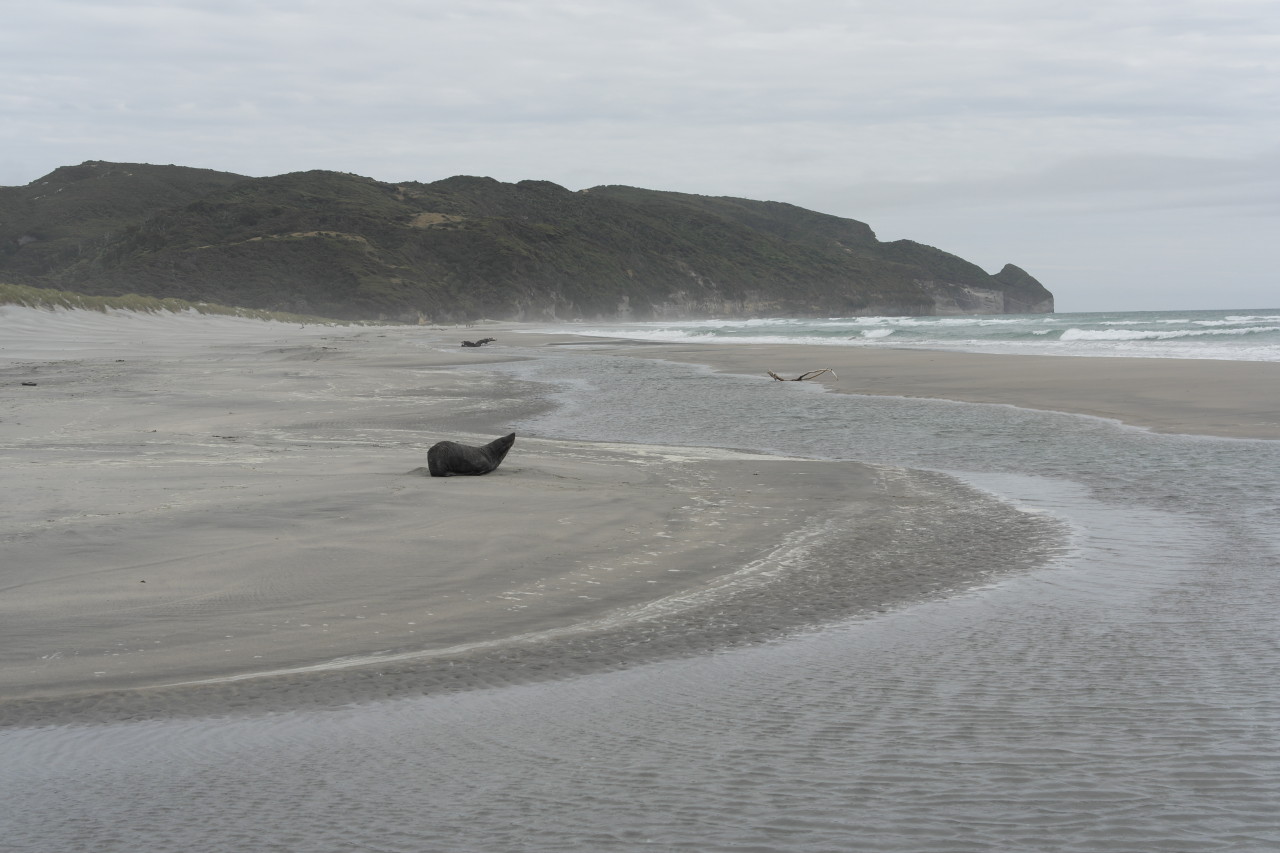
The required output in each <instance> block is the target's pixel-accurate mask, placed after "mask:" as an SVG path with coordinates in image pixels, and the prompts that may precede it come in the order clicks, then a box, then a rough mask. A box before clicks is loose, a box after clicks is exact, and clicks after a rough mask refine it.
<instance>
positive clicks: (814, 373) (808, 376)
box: [766, 367, 840, 382]
mask: <svg viewBox="0 0 1280 853" xmlns="http://www.w3.org/2000/svg"><path fill="white" fill-rule="evenodd" d="M766 372H767V373H768V374H769V375H770V376H772V377H773V378H774V379H776V380H778V381H779V382H804V381H805V380H806V379H817V378H818V377H819V376H821V375H822V374H824V373H830V374H831V378H833V379H839V378H840V377H838V376H836V372H835V371H834V370H832V369H831V368H830V367H824V368H822V369H821V370H810V371H809V372H808V373H801V374H800V375H799V376H797V377H796V378H795V379H786V378H784V377H782V376H779V375H778V374H776V373H774V372H773V371H772V370H769V371H766Z"/></svg>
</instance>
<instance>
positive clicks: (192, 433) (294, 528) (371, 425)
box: [0, 317, 1056, 726]
mask: <svg viewBox="0 0 1280 853" xmlns="http://www.w3.org/2000/svg"><path fill="white" fill-rule="evenodd" d="M57 319H58V318H54V320H57ZM62 319H64V320H67V321H68V322H69V324H70V325H68V326H66V327H65V328H59V326H58V323H56V322H53V323H52V324H51V325H49V326H47V327H45V326H41V325H40V324H39V323H37V328H35V329H34V330H32V331H33V332H34V333H35V335H36V337H37V342H38V344H39V346H38V347H37V349H38V350H39V351H38V352H32V353H29V355H33V356H35V358H33V359H23V358H21V355H22V353H20V352H18V353H17V355H18V357H16V358H15V357H13V356H14V354H15V352H16V351H17V350H18V349H19V344H20V343H21V341H20V340H17V339H16V338H11V339H10V340H9V341H8V342H7V343H8V345H9V346H8V349H9V352H8V353H7V354H6V356H7V363H6V364H5V365H4V366H0V379H2V380H3V387H4V395H3V398H2V399H3V403H4V412H3V415H2V416H0V428H2V429H0V436H2V437H3V442H2V444H0V466H3V468H4V469H5V476H6V480H7V481H8V482H11V483H14V484H15V487H14V488H13V489H12V491H11V494H10V497H11V499H12V501H11V503H10V506H9V507H8V508H7V509H6V517H5V525H4V528H5V534H4V535H3V537H0V566H3V567H4V568H3V569H0V586H3V588H4V590H5V596H4V597H3V598H2V599H0V632H2V634H3V636H0V640H2V641H3V642H0V697H3V699H0V725H10V726H12V725H19V726H21V725H52V724H80V723H95V722H108V721H117V720H134V719H162V718H168V717H174V716H205V715H217V714H226V713H256V712H263V711H283V710H288V709H291V708H301V707H334V706H336V705H341V704H346V703H350V702H357V701H371V700H376V699H382V698H389V697H394V696H407V695H415V694H421V693H425V692H432V691H440V690H455V689H474V688H477V687H484V686H493V685H498V684H510V683H518V682H523V681H528V680H543V679H554V678H562V677H569V676H574V675H579V674H585V673H590V672H597V671H602V670H607V669H611V668H616V667H620V666H633V665H637V664H640V663H645V662H649V661H655V660H661V659H666V658H673V657H680V656H685V655H691V654H701V653H705V652H708V651H712V650H715V649H717V648H726V647H730V646H733V645H736V644H741V643H751V642H761V641H767V640H770V639H776V638H778V637H780V636H783V635H785V634H786V633H787V632H789V631H792V630H800V629H805V628H808V627H811V626H813V625H817V624H821V623H823V622H826V621H831V620H833V619H838V618H843V617H846V616H849V615H852V614H856V613H860V612H874V611H876V610H881V609H884V608H886V607H894V606H899V605H901V604H905V603H910V602H914V601H919V600H924V599H927V598H929V597H933V596H937V595H943V594H947V593H948V592H950V591H952V590H955V589H958V588H965V587H967V586H972V585H974V584H977V583H981V582H984V581H987V580H989V579H990V578H991V577H993V575H998V574H1000V573H1002V572H1015V571H1022V570H1025V569H1027V568H1030V567H1032V566H1033V565H1035V564H1038V563H1040V562H1042V561H1043V560H1044V559H1046V558H1047V557H1046V555H1047V554H1049V553H1051V552H1052V550H1053V548H1054V547H1055V541H1056V540H1055V539H1054V532H1055V531H1054V530H1053V529H1052V525H1051V524H1048V523H1047V521H1046V520H1045V519H1042V518H1029V517H1026V516H1024V514H1022V513H1019V512H1017V511H1015V510H1013V509H1012V508H1009V507H1007V506H1003V505H1001V504H1000V502H998V501H996V500H995V499H993V498H990V497H989V496H982V495H979V494H977V493H976V492H973V491H972V490H969V489H967V488H965V487H963V486H961V485H960V484H958V483H956V482H954V481H952V480H951V479H950V478H946V477H943V476H941V475H933V474H927V473H924V472H907V471H903V470H900V469H893V468H878V467H876V466H868V465H861V464H857V463H853V462H837V463H831V462H825V461H816V460H801V459H790V458H787V457H781V456H768V455H764V454H752V453H740V452H734V451H725V450H715V449H708V448H676V447H654V446H646V445H634V444H616V445H608V444H592V443H585V442H571V441H553V440H546V439H534V438H528V437H520V436H518V437H517V441H516V446H515V448H513V450H512V452H511V454H510V455H509V456H508V458H507V460H506V461H505V462H504V463H503V465H502V467H501V468H499V469H498V470H497V471H495V472H493V473H491V474H488V475H486V476H483V477H452V478H443V479H441V478H430V477H424V476H421V474H420V473H419V472H418V470H417V469H419V468H420V467H421V466H422V465H423V464H424V462H425V458H426V450H427V448H428V447H430V446H431V444H433V443H435V442H436V441H438V440H443V439H449V440H461V441H464V442H468V443H482V442H483V441H487V440H488V439H489V438H491V437H492V436H494V435H500V434H504V433H506V432H509V431H510V428H509V427H510V423H511V422H512V421H514V420H518V419H519V418H520V417H522V416H523V415H525V414H528V413H531V412H535V411H538V410H541V409H544V408H545V407H546V406H547V405H549V404H548V403H547V402H545V400H544V399H543V398H544V397H545V395H546V393H547V389H546V388H545V386H540V385H537V386H535V385H533V384H532V383H524V382H518V381H515V380H510V379H504V378H502V377H500V376H499V375H497V374H495V373H494V372H492V371H488V370H486V369H485V368H484V365H485V364H490V363H494V362H502V361H508V360H510V359H512V358H517V359H519V358H528V357H536V356H531V354H530V353H529V352H528V351H527V350H525V351H523V352H522V351H520V350H516V351H505V352H504V351H503V350H502V349H501V348H496V347H495V348H486V349H484V350H474V349H473V350H467V349H461V348H457V343H456V341H455V340H454V337H455V336H456V333H454V332H451V331H447V330H446V331H438V330H437V331H423V330H419V329H414V328H395V327H387V328H383V329H361V330H343V329H321V330H294V329H289V328H276V327H266V328H263V327H256V328H249V327H243V326H237V327H236V329H237V331H238V333H239V334H240V335H241V337H240V338H238V339H237V340H236V342H235V343H234V344H227V343H226V341H225V340H223V339H221V338H220V337H219V335H218V334H217V330H218V329H219V328H222V326H224V325H225V324H218V323H213V324H210V325H208V326H207V327H206V326H205V325H202V324H197V325H194V326H193V325H192V324H191V323H189V322H183V323H180V324H174V329H173V332H172V334H170V333H168V332H166V331H165V330H166V328H167V326H166V324H164V323H159V324H156V323H148V329H149V331H148V333H147V334H148V335H150V337H149V338H148V339H147V340H146V341H145V342H142V343H139V342H138V341H129V340H124V341H120V340H114V339H112V338H111V336H110V335H107V336H106V337H104V338H102V340H101V341H100V342H98V343H95V344H94V347H95V349H94V350H93V351H92V352H86V351H85V350H84V348H83V344H84V335H83V334H82V333H81V331H82V329H81V325H80V324H81V321H84V320H86V319H87V320H91V321H92V322H93V323H100V322H101V318H83V317H64V318H62ZM110 327H111V324H110V323H108V324H107V328H108V329H109V328H110ZM206 328H207V329H208V330H210V335H209V337H208V339H203V338H202V337H201V332H202V330H204V329H206ZM59 335H63V336H64V337H66V339H67V344H66V346H67V349H68V350H69V351H70V350H75V346H73V345H74V344H77V343H78V344H80V345H81V347H80V349H79V351H75V352H74V354H73V357H72V358H71V359H68V360H60V361H49V360H47V359H48V353H49V352H50V350H56V349H57V345H58V340H59ZM472 336H474V335H472ZM506 337H511V336H510V335H507V336H506ZM28 376H30V377H38V379H36V380H34V381H37V385H36V386H35V387H27V386H23V385H21V381H20V380H23V379H24V377H28ZM977 510H981V511H982V512H984V513H987V514H988V515H990V517H991V518H993V519H997V520H998V525H1003V526H1005V527H1007V529H1008V530H1007V534H1002V535H1007V537H1008V545H1009V548H1008V553H1007V554H1006V555H1005V558H1004V559H1002V560H997V561H995V563H994V564H993V562H992V561H991V559H990V553H989V552H988V553H985V554H984V556H982V557H978V556H975V557H974V558H973V559H968V560H966V559H957V558H953V557H952V556H949V552H948V551H947V549H945V548H942V547H940V546H935V545H934V544H931V543H936V542H940V541H942V540H945V539H948V537H950V536H951V531H950V526H949V519H951V518H952V515H951V513H955V512H966V511H977ZM904 530H911V531H912V533H911V536H912V537H913V538H914V542H915V545H916V546H918V547H916V549H915V551H916V554H917V564H916V565H914V566H913V569H912V571H911V572H910V573H904V572H903V571H902V570H901V566H900V562H901V559H902V558H903V553H904V552H903V549H902V548H901V547H900V546H897V545H893V544H891V543H893V542H894V541H895V540H898V539H900V538H901V537H902V535H903V531H904ZM1030 533H1034V534H1035V535H1034V536H1032V539H1034V542H1032V544H1030V545H1028V544H1027V543H1026V542H1025V541H1023V540H1025V539H1026V538H1027V536H1028V534H1030ZM854 548H856V549H857V552H858V553H859V554H860V558H859V561H858V571H857V572H850V571H847V569H848V566H849V564H848V559H847V553H849V552H850V551H851V549H854ZM908 550H910V549H908ZM193 682H202V683H193Z"/></svg>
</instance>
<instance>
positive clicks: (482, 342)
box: [462, 338, 497, 347]
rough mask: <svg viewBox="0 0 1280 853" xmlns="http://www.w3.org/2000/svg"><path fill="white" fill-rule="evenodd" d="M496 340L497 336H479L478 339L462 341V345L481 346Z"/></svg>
mask: <svg viewBox="0 0 1280 853" xmlns="http://www.w3.org/2000/svg"><path fill="white" fill-rule="evenodd" d="M496 340H497V338H481V339H480V340H478V341H463V342H462V345H463V346H464V347H482V346H484V345H485V344H488V343H492V342H494V341H496Z"/></svg>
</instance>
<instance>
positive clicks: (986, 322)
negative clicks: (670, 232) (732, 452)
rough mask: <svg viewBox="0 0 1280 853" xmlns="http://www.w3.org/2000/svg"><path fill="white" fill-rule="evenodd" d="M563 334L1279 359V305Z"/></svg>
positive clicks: (658, 325) (576, 327)
mask: <svg viewBox="0 0 1280 853" xmlns="http://www.w3.org/2000/svg"><path fill="white" fill-rule="evenodd" d="M563 330H564V331H566V332H572V333H574V334H577V335H586V336H601V337H614V338H628V339H632V340H646V341H666V342H671V343H677V342H690V341H698V342H702V343H716V344H735V343H756V344H768V343H777V344H809V345H813V344H822V345H835V346H865V347H891V348H912V349H936V350H956V351H964V352H983V353H1007V354H1023V355H1064V356H1093V357H1106V356H1112V357H1121V356H1123V357H1128V358H1207V359H1221V360H1227V361H1280V309H1255V310H1222V311H1130V312H1117V313H1087V314H1022V315H1009V314H1003V315H974V316H963V317H833V318H829V319H788V318H767V319H755V320H676V321H662V322H651V323H572V324H565V326H564V327H563Z"/></svg>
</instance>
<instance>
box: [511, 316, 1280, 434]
mask: <svg viewBox="0 0 1280 853" xmlns="http://www.w3.org/2000/svg"><path fill="white" fill-rule="evenodd" d="M530 337H531V338H532V337H535V336H530ZM537 337H538V338H539V339H542V338H541V336H537ZM545 340H546V341H548V342H561V343H564V341H563V340H562V339H561V338H559V337H555V336H547V337H546V338H545ZM619 344H620V342H619ZM620 345H621V344H620ZM631 346H633V348H634V354H635V355H637V356H642V357H647V358H661V359H667V360H670V361H680V362H688V363H695V364H704V365H707V366H710V367H712V368H714V369H715V370H718V371H722V372H725V373H741V374H749V375H757V376H764V375H766V372H767V371H770V370H772V371H773V372H775V373H777V374H779V375H780V376H782V377H784V378H786V379H791V378H794V377H797V376H799V375H801V374H803V373H806V372H808V371H811V370H818V369H821V368H824V367H829V368H832V369H833V370H834V371H835V373H836V378H833V377H832V376H831V375H830V374H827V375H825V376H821V377H818V378H817V379H816V380H813V381H816V382H818V383H820V384H822V385H823V386H825V387H827V388H830V389H831V390H834V391H839V392H844V393H849V394H871V395H877V396H898V397H927V398H932V399H941V400H957V401H961V402H967V403H994V404H1002V405H1010V406H1019V407H1022V408H1027V409H1039V410H1042V411H1052V412H1070V413H1073V414H1081V415H1091V416H1094V417H1100V418H1110V419H1114V420H1118V421H1121V422H1122V423H1125V424H1128V425H1130V426H1137V427H1144V428H1147V429H1150V430H1153V431H1155V432H1168V433H1180V434H1190V435H1213V436H1220V437H1224V438H1263V439H1280V364H1275V363H1272V362H1246V361H1215V360H1210V359H1166V358H1073V357H1063V356H1034V355H986V354H981V353H963V352H940V351H932V350H910V349H888V348H886V349H878V348H867V347H840V346H808V345H805V346H778V345H771V344H701V345H699V344H654V343H633V344H631Z"/></svg>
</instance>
